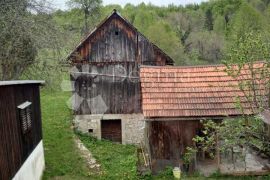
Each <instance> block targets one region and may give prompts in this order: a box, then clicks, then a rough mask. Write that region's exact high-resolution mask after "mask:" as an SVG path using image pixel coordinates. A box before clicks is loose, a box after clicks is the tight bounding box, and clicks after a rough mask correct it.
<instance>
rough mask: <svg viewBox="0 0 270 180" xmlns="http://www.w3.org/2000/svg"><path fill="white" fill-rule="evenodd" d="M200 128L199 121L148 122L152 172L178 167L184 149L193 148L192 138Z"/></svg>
mask: <svg viewBox="0 0 270 180" xmlns="http://www.w3.org/2000/svg"><path fill="white" fill-rule="evenodd" d="M199 126H200V122H199V121H193V120H190V121H152V122H149V126H148V127H149V129H148V130H149V132H148V133H149V140H148V141H149V148H150V156H151V162H152V170H153V172H158V171H160V170H163V169H164V168H166V166H172V167H174V166H177V167H178V166H179V163H181V158H182V155H183V154H184V153H185V150H186V147H188V146H189V147H191V146H193V144H194V143H193V141H192V138H193V137H195V135H196V132H197V131H198V128H199Z"/></svg>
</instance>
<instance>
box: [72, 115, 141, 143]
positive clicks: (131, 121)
mask: <svg viewBox="0 0 270 180" xmlns="http://www.w3.org/2000/svg"><path fill="white" fill-rule="evenodd" d="M114 119H115V120H119V119H120V120H121V127H122V143H123V144H139V143H140V142H142V141H143V140H144V125H145V124H144V117H143V115H142V114H103V115H77V116H75V119H74V126H75V129H77V130H79V131H80V132H82V133H88V134H90V135H92V136H95V137H97V138H98V139H101V121H106V120H114Z"/></svg>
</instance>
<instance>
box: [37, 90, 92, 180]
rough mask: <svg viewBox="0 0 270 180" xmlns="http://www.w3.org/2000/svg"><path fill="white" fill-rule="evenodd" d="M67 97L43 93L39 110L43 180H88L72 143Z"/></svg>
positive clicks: (84, 167)
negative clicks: (40, 115) (56, 178)
mask: <svg viewBox="0 0 270 180" xmlns="http://www.w3.org/2000/svg"><path fill="white" fill-rule="evenodd" d="M68 98H69V94H68V93H63V92H53V93H52V92H42V93H41V107H42V120H43V139H44V147H45V161H46V171H45V174H44V179H51V178H53V177H58V178H60V177H63V178H62V179H83V178H85V177H86V176H87V169H86V166H85V164H84V161H83V160H82V159H81V158H80V156H79V154H78V152H77V151H76V148H75V147H74V143H73V140H72V138H73V136H74V134H73V131H72V129H71V128H70V127H71V112H70V111H69V109H68V108H67V106H66V101H67V99H68Z"/></svg>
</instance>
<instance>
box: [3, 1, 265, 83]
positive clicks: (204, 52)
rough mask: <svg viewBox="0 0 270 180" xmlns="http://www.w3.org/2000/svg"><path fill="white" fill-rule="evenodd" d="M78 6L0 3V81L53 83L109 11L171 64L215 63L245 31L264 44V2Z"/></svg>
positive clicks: (73, 3) (98, 3)
mask: <svg viewBox="0 0 270 180" xmlns="http://www.w3.org/2000/svg"><path fill="white" fill-rule="evenodd" d="M82 2H83V1H80V0H70V1H69V2H68V5H69V9H68V10H56V9H55V8H53V7H51V6H50V4H49V3H46V1H38V0H22V1H21V0H9V1H2V2H1V3H2V4H1V6H0V7H1V8H0V42H1V47H0V52H1V53H0V64H1V68H0V79H2V80H5V79H18V78H30V79H44V78H45V79H46V80H47V82H48V83H49V84H50V83H53V82H54V81H56V79H57V78H59V77H60V76H59V74H60V73H61V68H62V67H63V64H65V61H66V57H67V55H68V54H69V53H70V52H71V50H72V49H73V48H74V47H75V46H76V45H77V44H78V43H79V42H80V41H81V39H83V37H85V35H86V34H87V33H89V32H91V30H93V29H94V28H95V26H96V25H98V24H99V23H100V22H101V21H102V20H103V19H104V18H106V17H107V16H108V15H110V14H111V12H112V11H113V9H116V10H117V11H118V12H119V13H120V14H121V15H122V16H123V17H124V18H126V19H127V20H128V21H129V22H130V23H132V24H133V25H134V26H135V27H136V28H137V29H138V30H139V31H140V32H141V33H143V34H144V35H145V36H146V37H148V38H149V39H150V40H151V41H152V42H154V43H155V44H156V45H158V46H159V47H160V48H161V49H163V50H164V51H165V52H166V53H167V54H169V55H170V56H171V57H172V58H173V59H174V60H175V64H176V65H200V64H220V63H222V62H223V61H224V60H226V59H227V56H228V54H229V53H230V50H231V49H232V47H237V46H238V43H239V39H242V40H243V39H244V38H245V36H246V33H250V32H253V34H255V35H256V34H260V37H261V39H262V40H263V41H265V42H267V43H268V42H270V27H269V24H270V0H210V1H208V2H203V3H201V4H199V5H198V4H190V5H187V6H185V7H183V6H175V5H169V6H166V7H158V6H155V5H152V4H144V3H141V4H139V5H137V6H135V5H132V4H127V5H125V6H124V7H121V6H120V5H107V6H103V5H102V2H101V1H100V0H89V1H85V2H88V4H83V3H82ZM59 68H60V70H59ZM52 72H53V73H52Z"/></svg>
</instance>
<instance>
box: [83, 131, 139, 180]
mask: <svg viewBox="0 0 270 180" xmlns="http://www.w3.org/2000/svg"><path fill="white" fill-rule="evenodd" d="M78 136H79V137H80V139H81V141H82V142H83V143H84V145H85V146H86V147H87V148H88V149H90V150H91V152H92V154H93V156H94V157H95V158H96V160H97V161H98V162H99V163H100V164H101V169H102V176H99V177H98V178H100V179H138V177H137V167H136V166H137V153H136V147H135V146H132V145H122V144H117V143H112V142H110V141H106V140H97V139H96V138H93V137H89V136H86V135H82V134H78ZM96 178H97V177H96Z"/></svg>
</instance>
